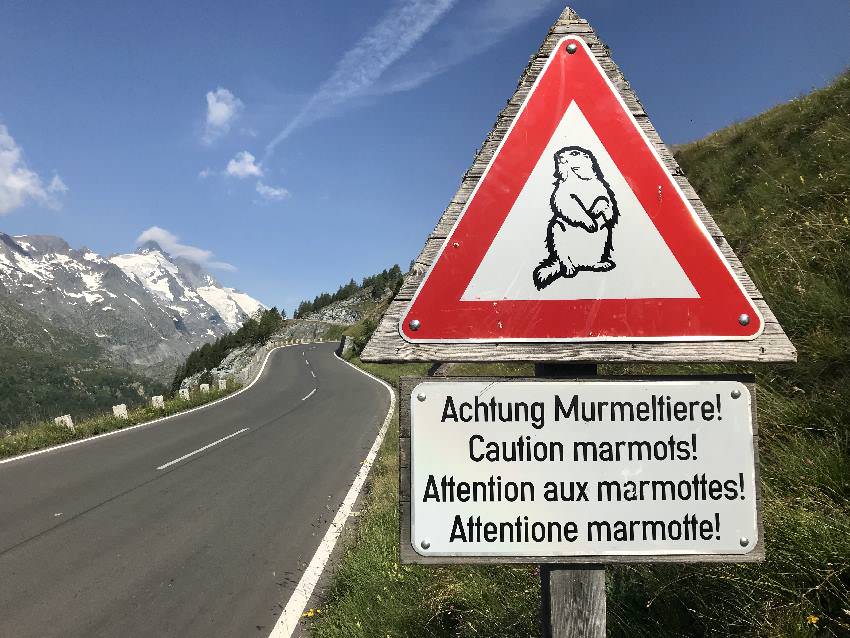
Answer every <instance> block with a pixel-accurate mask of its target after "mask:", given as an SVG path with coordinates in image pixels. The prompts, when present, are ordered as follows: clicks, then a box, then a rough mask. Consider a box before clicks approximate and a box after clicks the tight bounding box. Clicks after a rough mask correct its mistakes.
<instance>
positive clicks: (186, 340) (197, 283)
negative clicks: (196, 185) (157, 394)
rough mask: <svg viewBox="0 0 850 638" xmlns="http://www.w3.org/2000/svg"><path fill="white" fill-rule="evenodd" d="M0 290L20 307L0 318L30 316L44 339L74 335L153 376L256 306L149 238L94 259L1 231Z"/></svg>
mask: <svg viewBox="0 0 850 638" xmlns="http://www.w3.org/2000/svg"><path fill="white" fill-rule="evenodd" d="M0 293H4V301H5V302H6V304H5V305H6V306H9V307H14V306H17V307H19V308H20V309H21V311H22V312H19V313H12V312H7V313H0V314H2V316H0V321H2V320H3V318H4V317H6V318H9V321H10V322H15V321H17V322H21V321H26V317H27V316H28V315H32V316H33V317H34V318H35V319H37V320H38V322H40V323H41V324H43V325H42V330H43V332H44V333H46V335H45V336H46V337H50V336H51V334H52V333H53V332H56V333H57V334H58V333H68V332H70V333H73V334H75V335H78V336H79V337H80V338H81V339H82V340H84V341H88V342H93V343H94V344H96V345H97V346H99V349H100V350H101V351H102V352H103V353H104V354H105V357H106V358H107V359H108V360H110V361H111V362H113V363H115V364H118V365H120V366H122V367H129V368H134V369H136V370H139V371H143V372H146V373H148V374H151V375H152V376H155V377H160V378H164V377H167V375H168V374H170V373H171V372H172V371H173V367H174V365H175V364H176V363H177V362H179V361H180V360H182V359H183V358H184V357H185V356H186V355H187V354H188V353H189V352H191V351H192V350H193V349H194V348H195V347H197V346H198V345H200V344H202V343H204V342H207V341H210V340H212V339H215V338H216V337H218V336H221V335H223V334H225V333H226V332H228V331H231V330H235V329H236V328H238V327H239V326H240V325H241V324H242V322H244V321H245V319H247V318H248V317H249V316H250V315H252V314H254V313H256V312H257V311H258V310H260V309H262V308H264V306H263V304H262V303H260V302H259V301H257V300H256V299H254V298H252V297H251V296H249V295H247V294H245V293H242V292H240V291H238V290H235V289H233V288H228V287H225V286H222V285H221V284H219V283H218V282H217V281H216V280H215V278H214V277H213V276H212V275H210V274H209V273H207V272H205V271H204V270H203V269H202V268H201V267H200V266H198V265H197V264H195V263H192V262H190V261H188V260H186V259H182V258H179V257H172V256H171V255H169V254H168V253H167V252H166V251H164V250H163V249H162V248H161V247H160V246H158V245H157V244H156V243H154V242H148V243H146V244H144V245H142V246H141V247H140V248H139V249H138V250H137V251H136V252H135V253H128V254H120V255H112V256H109V257H102V256H101V255H99V254H97V253H95V252H93V251H91V250H88V249H86V248H81V249H74V248H71V247H70V246H69V245H68V244H67V242H65V241H64V240H63V239H61V238H59V237H54V236H50V235H20V236H14V237H13V236H10V235H7V234H4V233H0ZM3 328H6V329H7V330H0V332H4V331H5V332H11V333H14V332H15V326H11V325H10V326H4V327H3ZM48 341H49V339H48Z"/></svg>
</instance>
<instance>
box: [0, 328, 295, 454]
mask: <svg viewBox="0 0 850 638" xmlns="http://www.w3.org/2000/svg"><path fill="white" fill-rule="evenodd" d="M293 345H294V344H290V345H288V346H276V347H274V348H272V349H271V350H269V352H268V354H266V358H265V359H264V360H263V365H262V367H261V368H260V371H259V372H258V373H257V376H255V377H254V380H253V381H251V383H249V384H248V385H246V386H245V387H244V388H242V389H241V390H237V391H236V392H234V393H233V394H228V395H227V396H226V397H221V398H220V399H216V400H215V401H210V402H209V403H204V404H203V405H199V406H196V407H194V408H191V409H189V410H185V411H183V412H177V413H175V414H169V415H168V416H164V417H161V418H159V419H154V420H153V421H145V422H144V423H138V424H136V425H131V426H130V427H128V428H121V429H120V430H112V431H110V432H104V433H103V434H96V435H95V436H90V437H87V438H85V439H77V440H76V441H68V442H67V443H60V444H59V445H53V446H51V447H46V448H43V449H41V450H33V451H32V452H26V453H24V454H19V455H18V456H10V457H9V458H8V459H0V465H3V464H5V463H11V462H13V461H20V460H21V459H25V458H28V457H30V456H37V455H39V454H47V453H48V452H54V451H56V450H61V449H62V448H66V447H71V446H74V445H80V444H81V443H89V442H90V441H95V440H97V439H102V438H104V437H107V436H113V435H115V434H121V433H122V432H129V431H130V430H135V429H137V428H143V427H146V426H148V425H153V424H154V423H162V422H163V421H168V420H169V419H174V418H176V417H178V416H183V415H184V414H191V413H192V412H197V411H198V410H203V409H204V408H209V407H212V406H214V405H215V404H216V403H221V402H222V401H227V400H228V399H232V398H233V397H235V396H237V395H239V394H242V393H243V392H245V391H246V390H248V389H250V388H251V386H252V385H254V384H255V383H256V382H257V380H258V379H259V378H260V375H262V374H263V370H265V369H266V364H267V363H268V362H269V357H270V356H271V355H272V352H274V351H275V350H278V349H280V348H291V347H293Z"/></svg>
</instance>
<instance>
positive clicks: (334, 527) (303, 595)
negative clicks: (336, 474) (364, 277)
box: [269, 353, 395, 638]
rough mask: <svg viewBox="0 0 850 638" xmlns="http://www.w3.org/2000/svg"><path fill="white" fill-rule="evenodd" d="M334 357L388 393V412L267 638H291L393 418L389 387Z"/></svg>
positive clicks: (337, 356) (393, 406) (391, 394)
mask: <svg viewBox="0 0 850 638" xmlns="http://www.w3.org/2000/svg"><path fill="white" fill-rule="evenodd" d="M334 356H336V358H337V359H339V360H340V361H342V362H343V363H344V364H346V365H349V366H351V367H352V368H354V369H355V370H357V371H358V372H359V373H361V374H365V375H366V376H367V377H370V378H371V379H374V380H375V381H377V382H378V383H380V384H381V385H382V386H384V387H385V388H386V390H387V392H389V393H390V409H389V410H388V411H387V416H386V418H385V419H384V423H383V424H382V425H381V429H380V430H378V436H377V437H375V442H374V443H372V447H371V448H370V449H369V454H367V455H366V460H365V461H363V465H361V466H360V471H359V472H357V476H355V477H354V482H353V483H352V484H351V487H350V488H349V490H348V494H346V495H345V499H344V500H343V501H342V505H340V506H339V509H338V510H337V512H336V516H334V519H333V521H331V524H330V527H328V531H327V532H325V536H324V537H323V538H322V542H321V543H319V548H318V549H317V550H316V553H315V554H314V555H313V559H312V560H311V561H310V564H309V565H307V569H305V570H304V573H303V574H302V575H301V580H299V581H298V584H297V585H296V586H295V591H293V592H292V596H290V597H289V602H287V603H286V607H284V609H283V612H281V614H280V618H278V619H277V622H276V623H275V626H274V628H273V629H272V632H271V633H270V634H269V638H292V635H293V634H294V633H295V630H296V629H298V623H299V621H300V620H301V614H303V613H304V608H305V607H306V606H307V603H309V602H310V597H311V596H312V595H313V590H314V589H315V588H316V584H317V583H318V582H319V578H321V576H322V572H324V571H325V567H326V566H327V563H328V560H329V559H330V557H331V553H332V552H333V549H334V547H335V546H336V542H337V540H339V536H340V534H342V530H343V529H344V528H345V523H346V521H347V520H348V517H349V516H351V510H352V509H353V508H354V503H355V502H356V501H357V497H358V496H360V492H361V491H362V489H363V485H364V484H365V483H366V477H367V476H368V475H369V470H370V469H371V468H372V464H373V463H374V462H375V458H376V457H377V456H378V450H380V449H381V443H383V441H384V435H385V434H386V433H387V428H388V427H389V425H390V420H391V419H392V418H393V413H394V412H395V392H394V391H393V389H392V388H391V387H390V386H389V384H387V383H386V382H384V381H383V380H381V379H379V378H378V377H376V376H373V375H371V374H369V373H368V372H366V371H365V370H361V369H360V368H358V367H357V366H355V365H354V364H352V363H349V362H348V361H346V360H345V359H343V358H341V357H340V356H339V355H337V354H336V353H334Z"/></svg>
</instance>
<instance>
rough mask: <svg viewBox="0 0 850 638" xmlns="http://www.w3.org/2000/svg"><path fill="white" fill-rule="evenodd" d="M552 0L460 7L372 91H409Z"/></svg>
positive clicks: (497, 0) (487, 1)
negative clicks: (419, 50) (420, 49)
mask: <svg viewBox="0 0 850 638" xmlns="http://www.w3.org/2000/svg"><path fill="white" fill-rule="evenodd" d="M555 5H557V9H558V10H560V8H561V7H562V6H563V3H562V2H561V3H560V4H559V3H555V2H554V0H524V1H523V2H516V0H479V2H476V3H470V4H464V5H462V6H461V7H459V11H458V15H457V16H456V19H453V20H452V21H451V22H450V23H446V24H445V25H444V28H442V29H440V30H439V32H435V34H434V46H432V47H430V48H429V50H428V51H426V52H423V53H422V54H420V55H417V56H413V57H412V58H410V59H405V61H404V62H403V63H401V64H400V65H397V66H396V67H394V69H393V72H392V73H390V74H388V75H387V76H385V77H383V78H382V82H381V83H380V84H376V85H375V86H374V88H373V91H372V93H373V94H374V95H379V94H387V93H395V92H399V91H409V90H411V89H415V88H416V87H418V86H421V85H422V84H424V83H425V82H427V81H428V80H430V79H431V78H433V77H435V76H437V75H440V74H441V73H444V72H445V71H447V70H448V69H450V68H452V67H453V66H456V65H457V64H460V63H461V62H463V61H464V60H466V59H468V58H470V57H472V56H474V55H477V54H479V53H482V52H483V51H486V50H487V49H489V48H490V47H492V46H493V45H494V44H496V43H497V42H499V40H501V39H502V38H504V37H505V36H506V35H507V34H508V33H510V32H511V31H514V30H516V29H518V28H519V27H522V26H524V25H526V24H527V23H529V22H531V21H532V20H534V19H535V18H537V17H538V16H540V15H541V14H542V13H543V12H544V11H546V10H548V9H549V8H550V7H553V6H555Z"/></svg>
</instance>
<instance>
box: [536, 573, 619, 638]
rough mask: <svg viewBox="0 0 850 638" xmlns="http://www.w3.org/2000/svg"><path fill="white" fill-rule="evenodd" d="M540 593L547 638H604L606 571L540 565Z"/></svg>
mask: <svg viewBox="0 0 850 638" xmlns="http://www.w3.org/2000/svg"><path fill="white" fill-rule="evenodd" d="M540 590H541V602H542V607H543V614H542V615H543V635H544V636H546V638H604V637H605V626H606V623H605V612H606V601H605V568H604V567H602V566H601V565H573V566H570V567H566V566H564V565H541V566H540Z"/></svg>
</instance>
